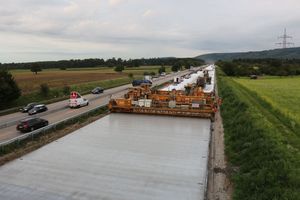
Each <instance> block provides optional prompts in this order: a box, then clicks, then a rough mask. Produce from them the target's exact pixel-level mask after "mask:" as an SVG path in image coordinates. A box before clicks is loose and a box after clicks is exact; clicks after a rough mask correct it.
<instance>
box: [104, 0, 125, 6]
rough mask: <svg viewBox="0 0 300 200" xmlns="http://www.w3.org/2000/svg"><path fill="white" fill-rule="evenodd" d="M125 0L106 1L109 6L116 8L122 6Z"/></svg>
mask: <svg viewBox="0 0 300 200" xmlns="http://www.w3.org/2000/svg"><path fill="white" fill-rule="evenodd" d="M124 1H125V0H108V4H109V5H110V6H118V5H120V4H122V3H123V2H124Z"/></svg>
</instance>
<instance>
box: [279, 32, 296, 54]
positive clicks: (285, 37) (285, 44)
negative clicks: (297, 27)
mask: <svg viewBox="0 0 300 200" xmlns="http://www.w3.org/2000/svg"><path fill="white" fill-rule="evenodd" d="M278 39H282V42H279V43H276V44H277V45H280V46H282V48H283V49H285V48H287V47H290V46H292V45H294V43H293V42H288V39H293V37H292V36H289V35H287V34H286V28H284V32H283V35H281V36H279V37H278Z"/></svg>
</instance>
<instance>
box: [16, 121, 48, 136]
mask: <svg viewBox="0 0 300 200" xmlns="http://www.w3.org/2000/svg"><path fill="white" fill-rule="evenodd" d="M48 124H49V122H48V120H45V119H42V118H26V119H23V120H21V121H20V122H19V123H18V124H17V128H16V129H17V130H18V131H20V132H23V133H24V132H30V131H34V130H36V129H39V128H42V127H44V126H48Z"/></svg>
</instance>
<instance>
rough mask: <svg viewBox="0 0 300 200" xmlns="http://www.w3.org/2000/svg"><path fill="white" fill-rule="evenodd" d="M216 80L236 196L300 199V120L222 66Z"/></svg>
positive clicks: (243, 197) (257, 199)
mask: <svg viewBox="0 0 300 200" xmlns="http://www.w3.org/2000/svg"><path fill="white" fill-rule="evenodd" d="M218 85H219V95H220V96H221V97H222V98H223V105H222V106H221V115H222V118H223V126H224V134H225V152H226V155H227V157H228V160H229V163H230V166H231V169H232V170H231V179H232V181H233V183H234V194H233V199H255V200H260V199H266V200H270V199H291V200H294V199H300V190H299V188H300V153H299V152H300V151H299V146H300V140H299V137H300V136H299V132H298V130H299V129H298V127H297V125H295V123H296V122H295V123H290V122H289V121H288V116H286V115H283V114H282V112H280V111H278V110H276V108H274V107H273V106H272V105H271V104H269V103H268V102H266V101H265V100H264V99H263V98H261V97H260V95H258V94H257V93H255V92H254V91H251V90H249V89H247V88H246V87H244V86H243V85H241V84H239V83H238V82H236V81H235V80H234V79H232V78H229V77H227V76H225V75H224V74H223V73H222V72H220V71H219V72H218ZM297 123H298V122H297Z"/></svg>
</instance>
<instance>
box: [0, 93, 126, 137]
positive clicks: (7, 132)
mask: <svg viewBox="0 0 300 200" xmlns="http://www.w3.org/2000/svg"><path fill="white" fill-rule="evenodd" d="M126 92H127V91H126V90H125V91H120V92H116V93H114V94H113V95H112V98H120V97H122V96H123V95H124V94H125V93H126ZM109 100H110V96H107V95H106V96H101V97H99V98H98V99H95V100H94V101H92V102H90V104H89V105H88V106H84V107H81V108H75V109H71V108H67V109H64V110H60V111H57V112H55V113H50V114H48V115H47V116H44V117H42V116H41V115H40V114H36V115H34V116H32V117H41V118H43V119H46V120H48V121H49V124H53V123H56V122H59V121H61V120H64V119H66V118H69V117H72V116H75V115H79V114H81V113H84V112H86V111H88V110H91V109H93V108H96V107H99V106H105V105H107V104H108V102H109ZM25 118H26V117H25ZM21 134H23V133H21V132H19V131H17V130H16V125H15V126H10V127H6V128H3V129H1V133H0V142H3V141H7V140H10V139H12V138H15V137H17V136H19V135H21Z"/></svg>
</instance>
